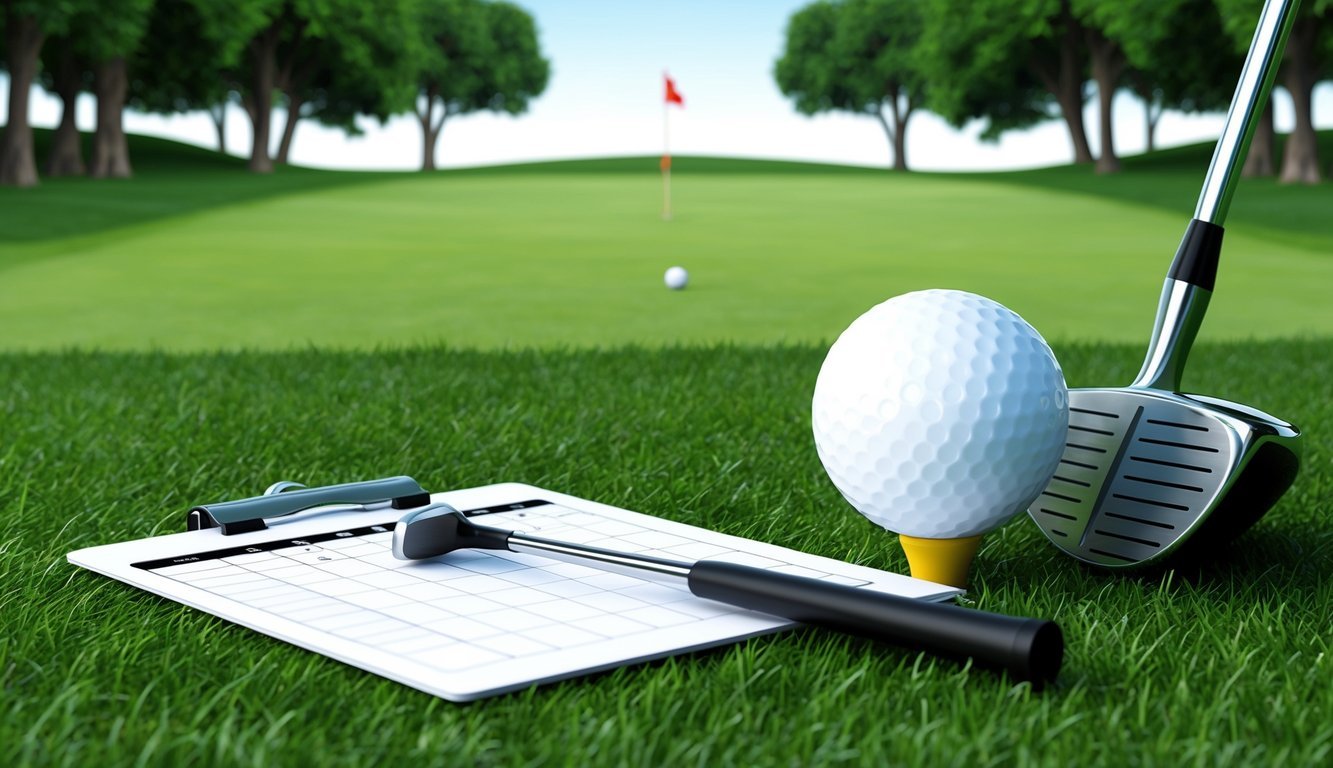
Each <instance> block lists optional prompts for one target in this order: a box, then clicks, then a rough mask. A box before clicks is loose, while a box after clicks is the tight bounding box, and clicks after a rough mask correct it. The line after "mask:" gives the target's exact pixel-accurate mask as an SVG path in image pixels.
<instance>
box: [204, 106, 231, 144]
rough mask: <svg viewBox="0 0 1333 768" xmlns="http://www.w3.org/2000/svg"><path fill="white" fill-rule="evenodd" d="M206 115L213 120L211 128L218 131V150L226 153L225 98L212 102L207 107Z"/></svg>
mask: <svg viewBox="0 0 1333 768" xmlns="http://www.w3.org/2000/svg"><path fill="white" fill-rule="evenodd" d="M208 116H209V117H210V118H212V120H213V128H214V129H215V130H216V131H217V132H218V151H219V152H221V153H222V154H224V155H225V154H227V99H226V97H223V99H222V101H221V102H219V103H217V104H214V105H213V106H212V107H209V109H208Z"/></svg>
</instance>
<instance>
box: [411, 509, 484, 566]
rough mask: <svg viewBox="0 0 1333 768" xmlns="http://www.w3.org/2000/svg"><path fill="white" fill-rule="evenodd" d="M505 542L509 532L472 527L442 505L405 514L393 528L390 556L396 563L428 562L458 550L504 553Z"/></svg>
mask: <svg viewBox="0 0 1333 768" xmlns="http://www.w3.org/2000/svg"><path fill="white" fill-rule="evenodd" d="M508 542H509V532H508V531H501V530H496V529H494V528H483V527H481V526H479V525H473V524H472V522H471V521H470V520H468V519H467V516H466V515H464V514H463V513H462V512H459V511H458V510H457V509H454V508H453V507H451V506H449V505H448V504H445V503H444V502H442V501H437V502H435V503H434V504H431V505H429V506H426V507H422V508H421V509H414V510H412V511H410V512H408V513H407V514H405V515H403V516H402V518H400V519H399V520H398V524H397V525H395V526H394V528H393V556H394V557H396V558H398V559H399V560H429V559H431V558H433V557H440V556H442V555H447V554H449V553H450V552H453V551H454V550H457V549H507V548H508Z"/></svg>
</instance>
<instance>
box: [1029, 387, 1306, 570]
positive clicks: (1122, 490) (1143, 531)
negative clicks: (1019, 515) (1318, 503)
mask: <svg viewBox="0 0 1333 768" xmlns="http://www.w3.org/2000/svg"><path fill="white" fill-rule="evenodd" d="M1069 411H1070V413H1069V437H1068V442H1067V443H1066V447H1065V452H1064V455H1063V456H1062V457H1061V459H1060V465H1059V468H1058V469H1057V470H1056V473H1055V477H1054V478H1053V479H1052V480H1051V482H1050V484H1049V485H1048V486H1047V488H1046V490H1045V491H1043V492H1042V494H1041V495H1040V496H1038V497H1037V500H1036V501H1035V502H1034V503H1033V505H1032V507H1031V508H1030V509H1029V510H1028V511H1029V514H1030V515H1031V516H1032V519H1033V520H1034V521H1036V523H1037V525H1038V526H1039V527H1040V528H1041V530H1042V532H1043V533H1045V534H1046V536H1047V538H1049V539H1050V540H1051V542H1052V543H1054V544H1055V545H1056V546H1057V547H1059V548H1060V549H1062V550H1064V551H1065V552H1066V553H1068V554H1070V555H1073V556H1074V557H1076V558H1078V559H1079V560H1083V561H1085V562H1088V563H1092V564H1094V565H1100V566H1105V567H1108V568H1127V567H1135V566H1145V565H1148V564H1152V563H1158V562H1161V561H1163V560H1166V559H1167V558H1171V559H1173V560H1189V559H1202V557H1203V556H1205V555H1207V554H1209V553H1211V552H1212V551H1213V550H1215V549H1216V548H1217V547H1219V546H1220V545H1222V544H1224V543H1226V542H1227V541H1229V540H1230V539H1231V538H1233V537H1235V536H1237V535H1239V534H1240V533H1242V532H1243V531H1245V530H1246V529H1247V528H1249V527H1250V526H1251V525H1253V524H1254V522H1255V521H1257V520H1258V519H1259V518H1260V517H1261V516H1262V515H1263V514H1264V513H1265V512H1266V511H1268V509H1269V507H1271V506H1272V505H1273V504H1274V502H1276V501H1277V500H1278V498H1280V497H1281V496H1282V494H1283V493H1284V492H1285V491H1286V490H1287V488H1288V487H1289V486H1290V485H1291V483H1292V481H1293V480H1294V479H1295V477H1296V472H1297V469H1298V468H1299V466H1300V432H1299V430H1297V429H1296V428H1295V427H1294V426H1292V425H1291V424H1289V423H1287V422H1285V421H1282V420H1280V419H1277V418H1274V417H1273V416H1270V415H1268V414H1266V413H1263V412H1261V411H1258V410H1255V409H1253V408H1249V407H1247V406H1244V405H1240V404H1239V403H1231V402H1227V401H1225V400H1218V399H1215V398H1211V397H1204V396H1201V395H1182V394H1177V393H1173V392H1165V391H1159V390H1153V389H1147V388H1132V387H1129V388H1124V389H1075V390H1070V392H1069Z"/></svg>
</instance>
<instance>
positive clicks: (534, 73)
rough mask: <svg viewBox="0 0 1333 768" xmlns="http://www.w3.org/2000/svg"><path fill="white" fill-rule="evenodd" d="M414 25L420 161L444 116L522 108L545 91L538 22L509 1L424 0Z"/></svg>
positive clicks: (431, 160)
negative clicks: (417, 43)
mask: <svg viewBox="0 0 1333 768" xmlns="http://www.w3.org/2000/svg"><path fill="white" fill-rule="evenodd" d="M419 23H420V25H421V26H420V30H421V31H420V35H421V41H422V42H421V47H422V56H421V58H420V59H419V63H418V66H417V76H416V84H417V97H416V105H415V112H416V116H417V120H418V122H420V124H421V131H422V161H421V167H422V170H431V169H433V168H434V167H435V149H436V145H437V143H438V141H439V136H440V131H441V130H443V128H444V123H445V121H446V120H447V119H448V118H450V117H453V116H455V115H465V114H469V113H473V112H479V111H483V110H488V111H492V112H502V113H507V114H511V115H518V114H522V113H523V112H526V111H527V109H528V105H529V104H530V103H531V101H532V99H534V98H536V97H537V96H538V95H540V94H541V92H542V91H544V90H545V89H546V83H547V81H548V80H549V78H550V73H551V65H550V62H549V61H547V60H546V59H545V58H544V57H543V56H542V53H541V48H540V45H539V43H538V40H537V25H536V23H535V22H534V21H533V19H532V17H531V16H530V15H528V13H527V12H526V11H524V10H523V9H521V8H519V7H518V6H516V5H513V4H511V3H506V2H487V1H486V0H427V4H426V6H425V7H424V8H423V10H422V14H421V16H420V22H419Z"/></svg>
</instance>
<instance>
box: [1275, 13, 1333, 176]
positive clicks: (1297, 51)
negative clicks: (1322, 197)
mask: <svg viewBox="0 0 1333 768" xmlns="http://www.w3.org/2000/svg"><path fill="white" fill-rule="evenodd" d="M1330 30H1333V0H1307V2H1305V3H1303V4H1302V5H1301V8H1300V10H1299V11H1298V13H1297V16H1296V22H1295V24H1293V25H1292V28H1291V34H1290V35H1289V36H1288V37H1287V50H1286V58H1285V60H1284V62H1283V67H1282V69H1281V71H1280V76H1281V78H1282V86H1283V87H1284V88H1286V89H1287V93H1289V94H1291V102H1292V107H1293V109H1294V112H1295V117H1296V125H1295V126H1294V127H1293V128H1292V131H1291V136H1290V137H1288V138H1287V146H1286V148H1285V149H1284V150H1283V152H1282V171H1281V173H1279V174H1278V181H1280V182H1281V183H1283V184H1296V183H1300V184H1318V183H1319V182H1320V181H1321V180H1322V179H1323V173H1322V172H1321V170H1320V168H1319V140H1318V135H1317V134H1316V133H1315V129H1314V120H1313V117H1312V115H1313V113H1314V87H1315V85H1317V84H1318V83H1319V81H1320V80H1322V79H1324V78H1325V77H1327V76H1328V75H1329V74H1330V73H1331V72H1333V51H1330V47H1333V46H1331V45H1330V41H1329V39H1328V38H1329V37H1330Z"/></svg>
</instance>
